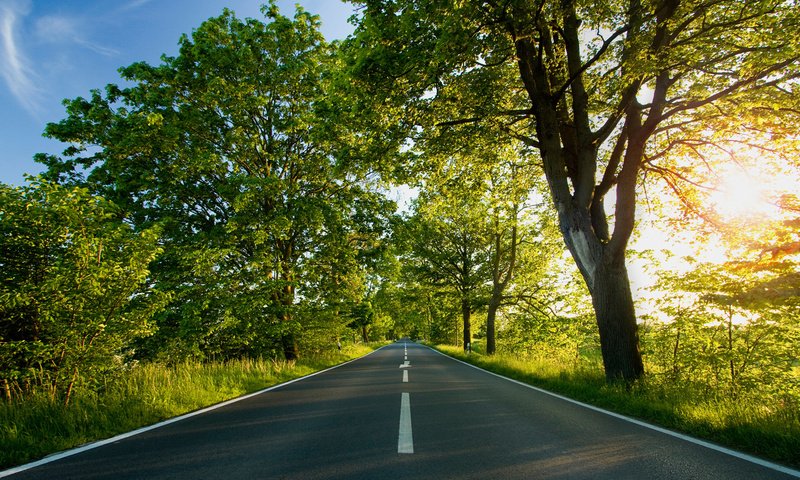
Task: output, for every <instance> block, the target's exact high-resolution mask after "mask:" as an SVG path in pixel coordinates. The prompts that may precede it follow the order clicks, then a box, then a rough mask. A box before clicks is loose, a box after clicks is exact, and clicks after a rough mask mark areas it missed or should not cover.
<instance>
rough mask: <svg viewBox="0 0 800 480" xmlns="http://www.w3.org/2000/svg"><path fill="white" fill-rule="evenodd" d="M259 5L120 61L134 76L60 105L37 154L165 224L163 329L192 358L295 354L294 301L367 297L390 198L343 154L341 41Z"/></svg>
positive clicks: (298, 329)
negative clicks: (170, 294)
mask: <svg viewBox="0 0 800 480" xmlns="http://www.w3.org/2000/svg"><path fill="white" fill-rule="evenodd" d="M262 12H263V13H264V15H265V17H266V22H263V21H259V20H254V19H246V20H241V19H238V18H236V17H235V16H234V14H233V13H232V12H230V11H227V10H226V11H225V12H224V13H223V14H222V15H221V16H219V17H217V18H212V19H209V20H207V21H206V22H204V23H203V24H202V25H200V26H199V27H198V28H197V29H196V30H195V31H194V32H193V33H192V35H191V37H189V36H184V37H183V38H182V39H181V40H180V51H179V54H178V55H177V56H176V57H164V58H163V59H162V63H161V64H160V65H157V66H152V65H148V64H146V63H136V64H133V65H131V66H129V67H127V68H124V69H122V70H121V73H122V76H123V79H124V80H126V81H127V82H128V85H129V86H127V87H125V88H120V87H118V86H115V85H109V86H108V87H107V88H106V91H105V94H104V93H103V92H100V91H94V92H93V94H92V98H91V99H89V100H87V99H83V98H78V99H75V100H71V101H68V102H67V103H66V105H67V113H68V117H67V118H66V119H65V120H63V121H61V122H59V123H55V124H50V125H49V126H48V128H47V134H48V135H49V136H51V137H54V138H57V139H59V140H62V141H66V142H70V143H72V145H73V146H72V147H70V148H69V149H67V151H66V152H65V155H64V156H63V157H62V158H58V157H46V156H41V157H40V160H41V161H42V162H43V163H45V164H46V165H48V167H49V175H50V176H51V178H54V179H60V180H61V181H66V180H67V179H71V180H72V181H77V182H79V183H82V184H85V185H87V186H89V187H91V188H93V189H94V190H95V191H97V192H98V193H100V194H102V195H104V196H105V197H107V198H109V199H111V200H113V201H114V202H116V203H117V204H119V205H121V206H122V207H123V208H124V209H125V214H126V217H127V218H128V219H129V221H130V222H132V223H133V224H135V225H137V226H146V225H148V224H152V223H159V224H161V225H163V228H164V232H165V240H164V241H165V253H164V255H163V257H162V258H161V259H160V260H159V263H158V264H157V265H156V273H157V274H158V276H157V278H158V280H159V281H161V282H163V283H164V284H165V285H166V286H168V289H169V290H170V291H175V292H176V293H177V295H176V297H175V298H176V300H175V301H174V302H173V304H172V305H171V306H170V309H168V311H167V314H165V315H164V317H163V318H162V319H161V321H160V327H161V328H160V332H163V333H165V334H166V335H168V336H170V337H172V338H175V337H178V338H184V339H187V342H185V343H188V345H184V346H183V347H181V348H180V349H182V350H184V351H187V350H188V351H189V352H190V353H191V352H192V351H199V352H200V353H203V351H205V352H206V353H209V354H214V355H223V356H225V355H236V356H238V355H241V354H247V353H250V354H256V355H257V354H266V355H270V354H273V352H275V351H280V352H282V353H283V354H284V355H285V357H286V358H287V359H294V358H296V357H297V356H298V354H299V351H298V345H299V344H298V341H299V340H300V336H301V334H302V332H303V319H302V318H300V316H299V315H298V313H299V312H300V311H301V310H302V311H303V312H313V311H314V310H315V309H316V310H318V309H324V308H328V307H331V308H329V310H330V311H335V310H336V308H335V306H332V305H330V302H331V301H332V299H337V298H338V299H342V298H344V297H345V296H353V297H354V298H356V299H357V298H360V297H361V295H362V292H360V291H358V290H359V288H358V285H359V284H360V283H363V282H359V281H358V280H357V279H356V280H354V277H358V276H359V275H362V274H363V271H362V267H363V265H362V264H361V260H363V258H362V257H363V255H361V253H363V252H364V251H366V250H369V249H372V248H374V247H375V246H376V242H377V241H378V240H379V238H380V236H381V235H382V226H381V220H380V216H381V215H382V213H384V212H385V211H386V210H387V208H388V207H389V204H388V202H386V201H384V200H383V199H382V197H381V196H380V195H378V194H376V193H375V189H373V188H371V187H370V186H369V185H368V184H367V183H366V182H365V181H364V178H363V176H362V175H360V173H359V172H354V171H352V170H349V169H348V168H347V165H346V164H345V163H344V162H342V161H341V160H342V158H341V156H340V155H338V154H337V152H339V151H340V150H341V149H342V144H345V143H346V142H345V140H346V139H344V138H341V137H340V136H339V133H340V132H339V130H337V122H338V121H340V120H341V119H340V118H339V116H338V114H337V109H338V108H339V104H340V102H337V99H336V98H335V97H336V95H335V93H334V92H333V84H334V83H333V72H335V71H336V56H335V48H334V47H333V46H332V45H330V44H328V43H327V42H325V40H324V39H323V37H322V35H321V34H320V32H319V19H318V17H316V16H313V15H310V14H309V13H307V12H305V11H303V10H302V9H301V8H298V9H297V11H296V13H295V16H294V18H293V19H291V18H287V17H284V16H282V15H280V13H279V12H278V10H277V7H276V6H275V4H274V2H273V3H271V4H270V5H267V6H265V7H263V9H262ZM76 167H81V168H83V169H85V170H86V171H88V176H87V177H86V179H85V180H84V179H81V178H80V175H79V174H80V173H81V169H80V168H76ZM350 287H353V288H350ZM362 290H363V288H362ZM301 302H302V303H304V305H302V309H299V303H301ZM308 316H309V317H311V316H313V314H311V313H309V315H308ZM314 318H315V319H316V318H317V317H314ZM320 318H322V317H320ZM340 327H341V325H338V326H337V325H333V326H332V328H334V329H337V328H340ZM162 340H164V341H165V342H166V341H168V340H169V339H162ZM178 343H181V342H178Z"/></svg>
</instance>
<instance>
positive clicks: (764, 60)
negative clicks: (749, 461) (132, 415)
mask: <svg viewBox="0 0 800 480" xmlns="http://www.w3.org/2000/svg"><path fill="white" fill-rule="evenodd" d="M354 3H356V4H358V5H360V6H361V7H362V8H361V9H360V10H359V12H360V13H359V15H357V17H356V19H355V20H356V23H357V25H356V29H355V32H354V34H353V35H352V36H351V37H349V38H348V39H346V40H344V41H341V42H333V43H329V42H327V41H326V40H325V39H324V38H323V37H322V35H321V34H320V32H319V19H318V18H317V17H315V16H314V15H311V14H310V13H308V12H306V11H304V10H303V9H302V8H297V10H296V12H295V14H294V16H293V17H292V18H288V17H285V16H283V15H281V13H280V12H279V11H278V9H277V7H276V6H275V4H274V2H272V3H270V4H268V5H266V6H264V7H263V9H262V12H263V14H264V19H263V20H255V19H244V20H243V19H239V18H236V16H235V15H234V14H233V13H232V12H230V11H227V10H225V11H223V13H222V14H221V15H220V16H219V17H216V18H211V19H209V20H207V21H206V22H204V23H203V24H201V25H200V26H198V28H196V29H195V30H194V31H193V33H192V34H191V36H188V35H187V36H184V37H182V38H181V39H180V50H179V53H178V54H177V56H175V57H164V58H162V61H161V63H160V64H159V65H149V64H147V63H144V62H140V63H135V64H133V65H130V66H128V67H125V68H122V69H121V70H120V73H121V83H122V85H123V86H120V85H114V84H112V85H107V86H106V87H105V88H103V89H97V90H93V91H92V92H91V93H90V95H89V96H88V98H76V99H71V100H66V101H65V107H66V115H65V118H64V119H62V120H60V121H58V122H55V123H50V124H48V125H47V127H46V130H45V134H46V135H47V136H49V137H50V138H53V139H56V140H60V141H62V142H65V143H66V144H67V146H66V149H65V150H64V152H63V154H62V155H60V156H57V155H44V154H41V155H38V156H37V160H38V161H39V162H40V163H42V164H43V165H44V166H45V171H44V172H43V173H42V175H41V176H40V177H37V178H36V179H31V180H30V182H29V185H27V186H25V187H19V188H14V187H9V186H5V185H2V186H0V270H2V272H3V274H2V278H0V381H1V382H2V396H3V404H2V408H3V409H4V410H3V411H4V412H5V413H4V415H8V416H9V417H8V418H24V417H25V416H26V415H29V414H28V413H25V412H28V410H26V408H27V406H30V408H31V410H30V412H33V413H30V418H31V419H35V418H37V417H41V418H40V420H39V421H42V422H45V423H46V419H49V418H56V417H57V415H56V414H54V413H51V412H52V411H55V410H59V411H61V412H64V415H66V416H67V417H69V416H71V415H75V416H76V418H82V415H84V414H85V413H74V412H85V410H81V409H83V408H88V409H89V410H91V409H97V411H98V412H102V411H103V410H102V409H100V407H99V406H98V405H105V404H113V403H114V402H117V400H112V398H117V397H120V396H121V395H122V394H121V393H119V392H123V391H125V389H126V388H128V387H127V386H126V383H125V382H128V381H130V382H133V381H134V380H132V379H133V378H138V377H137V375H140V374H141V375H143V381H145V383H146V382H147V380H146V379H147V378H148V376H149V375H162V373H155V372H173V373H169V375H175V376H181V375H182V373H180V372H181V371H184V370H186V371H194V370H196V369H200V370H202V369H204V368H211V369H213V368H216V367H214V366H213V365H217V364H219V363H223V364H226V363H228V362H233V363H232V364H235V365H239V364H240V363H238V362H241V365H251V366H252V367H247V368H252V369H254V371H256V372H257V373H256V374H257V375H262V376H273V375H277V373H274V372H272V370H270V369H272V368H273V367H275V368H278V366H281V365H285V363H284V362H286V361H288V362H295V361H298V360H299V361H300V362H301V363H297V365H302V364H303V363H302V362H304V361H305V360H304V359H314V358H317V357H319V356H320V355H322V356H325V355H328V354H329V353H330V352H331V351H332V350H335V349H336V348H337V345H339V344H340V342H342V341H343V340H346V341H344V343H345V344H346V345H347V344H349V343H350V342H349V340H350V339H351V338H352V339H353V343H355V342H356V341H361V342H368V341H376V340H378V341H379V340H383V339H389V338H394V337H397V336H402V335H408V336H411V337H413V338H422V339H426V340H428V341H430V342H433V343H452V344H454V345H456V346H460V347H461V349H462V350H468V349H469V346H470V345H471V344H473V343H475V342H476V341H477V342H478V344H482V345H485V347H484V348H485V352H486V353H487V354H488V355H489V356H491V355H493V354H498V358H497V359H496V360H493V359H490V358H488V357H483V356H482V357H478V358H480V361H481V362H482V363H484V364H487V365H489V364H495V363H497V364H500V365H502V364H504V362H505V363H506V364H507V363H508V362H510V360H508V359H507V356H508V355H512V356H515V357H517V358H518V359H520V360H519V362H524V363H525V364H529V365H530V368H535V369H537V370H542V372H540V373H536V374H535V376H536V377H537V378H539V380H537V381H539V382H543V384H544V385H545V386H547V387H548V388H550V387H552V388H557V389H559V390H560V391H562V392H567V393H569V394H572V393H573V392H574V394H575V395H577V396H579V397H580V398H582V399H584V400H586V399H587V398H594V397H597V398H598V399H601V398H605V400H603V401H604V402H609V403H621V404H624V405H628V406H627V407H624V408H630V409H631V410H626V412H627V413H630V414H633V415H637V416H638V415H641V416H643V417H647V418H655V419H656V420H658V421H660V422H662V423H663V424H665V425H667V426H673V427H675V428H687V429H688V430H689V431H692V432H700V431H702V430H703V429H706V430H707V431H708V432H710V433H709V434H710V435H711V437H712V438H714V439H720V440H721V441H722V440H724V438H725V437H726V436H727V435H729V434H730V432H731V431H735V430H737V429H740V430H741V431H742V432H744V431H747V430H748V429H754V428H755V425H758V424H764V425H771V426H774V431H773V433H768V434H764V435H765V436H763V437H758V436H756V437H754V438H758V439H759V440H754V441H756V442H763V443H765V444H766V443H772V444H775V445H782V446H781V447H779V448H778V450H781V449H783V450H781V451H783V452H784V453H781V452H780V451H776V452H773V453H769V454H770V455H773V456H774V457H775V458H779V459H788V458H789V457H788V455H789V454H787V453H785V452H790V451H794V452H796V451H797V448H796V442H797V429H796V425H797V418H796V413H795V414H794V416H793V414H792V413H791V412H797V411H798V404H797V402H798V401H797V399H798V398H800V364H799V363H798V362H800V358H798V353H797V349H796V345H797V343H798V340H800V309H799V308H798V306H800V290H798V287H797V286H798V278H799V277H800V263H798V262H799V261H800V236H798V225H800V217H799V216H798V212H800V199H799V198H800V188H799V187H800V185H798V182H797V179H798V178H800V138H799V137H798V135H797V132H798V131H800V104H798V102H800V94H798V88H799V87H800V50H798V48H800V47H798V44H797V43H796V42H793V41H792V39H793V38H796V37H797V36H798V34H800V17H798V11H800V9H797V8H796V2H794V1H793V0H785V1H781V0H758V1H755V2H752V1H748V2H744V1H741V0H724V1H718V0H712V1H706V0H689V1H682V2H678V1H671V0H665V1H654V2H648V1H640V0H629V1H627V2H622V1H616V0H613V1H609V2H600V3H598V2H583V1H577V0H565V1H561V2H550V1H547V0H541V1H534V2H531V1H522V0H506V1H484V2H452V1H448V0H425V1H422V0H367V1H363V2H354ZM396 187H404V188H406V189H410V190H411V191H412V192H413V195H412V197H413V198H411V199H409V202H408V208H407V209H405V210H402V211H398V208H397V205H395V203H394V202H392V201H389V200H388V199H387V197H388V196H387V191H388V190H390V189H392V188H396ZM636 277H638V278H636ZM643 277H644V278H643ZM642 280H646V281H645V282H644V285H642V284H641V282H642ZM632 281H633V282H632ZM636 282H639V283H638V284H637V283H636ZM637 311H638V312H639V313H638V314H637ZM545 357H547V358H550V359H557V360H558V364H559V365H562V366H570V365H572V366H573V369H572V370H569V369H567V370H563V369H561V370H554V368H555V365H554V364H553V363H552V362H545V361H544V360H543V359H544V358H545ZM215 362H216V363H215ZM543 365H545V366H546V368H545V367H544V366H543ZM599 365H602V368H600V367H599ZM534 366H536V367H534ZM517 367H520V368H522V367H521V365H518V364H515V366H514V370H516V369H517ZM281 368H283V367H281ZM493 368H494V367H493ZM498 368H499V367H498ZM503 368H505V367H503ZM526 368H528V367H526ZM598 369H599V370H598ZM523 371H527V370H525V369H523ZM600 371H602V373H598V372H600ZM147 372H152V373H147ZM258 372H260V373H258ZM515 375H516V374H515ZM524 375H529V374H528V373H526V374H524ZM531 375H533V374H531ZM115 378H123V379H125V380H120V381H119V382H118V381H115V380H113V379H115ZM248 378H250V377H248ZM164 381H166V380H164ZM170 381H172V380H170ZM203 382H204V381H200V383H203ZM242 382H244V384H246V385H249V386H248V387H245V388H242V387H230V388H228V387H224V388H221V390H222V391H224V392H227V393H225V394H224V396H228V395H236V394H238V393H241V392H243V391H245V390H248V389H249V388H250V387H252V388H259V385H260V384H259V385H256V384H255V383H253V382H255V381H254V380H247V379H245V380H242ZM150 383H151V384H155V383H154V382H150ZM130 388H133V387H130ZM136 388H139V387H136ZM186 388H187V389H189V390H191V389H190V388H189V387H186ZM120 389H121V390H120ZM166 395H167V393H166V392H152V391H151V392H150V393H146V394H144V399H143V400H142V405H141V406H139V407H136V408H134V407H131V405H129V404H126V405H127V406H126V408H128V409H130V410H131V411H134V412H136V411H137V408H141V409H145V408H147V409H151V410H152V411H153V413H152V414H148V415H149V416H148V417H147V418H150V419H153V420H155V419H156V418H163V416H166V415H172V414H174V413H175V412H177V411H178V410H180V409H181V408H183V407H180V408H178V407H174V406H172V405H173V403H176V404H184V403H185V404H186V405H187V406H186V408H189V409H191V408H197V406H198V405H199V403H196V402H195V400H191V401H188V400H187V401H184V400H176V401H175V402H173V401H172V400H168V399H167V397H166ZM189 396H190V397H191V396H196V397H205V396H206V394H205V393H190V394H189ZM131 398H133V397H131ZM220 398H221V397H214V398H207V400H208V401H217V400H219V399H220ZM690 399H692V400H691V401H690ZM162 401H163V402H166V403H167V404H169V405H170V406H167V407H164V408H161V407H160V406H159V405H161V402H162ZM92 402H95V403H92ZM119 402H122V400H119ZM203 403H205V402H203ZM148 405H156V406H157V407H158V408H151V407H148ZM604 405H605V406H608V405H606V404H604ZM634 407H635V408H634ZM36 409H41V410H36ZM637 409H638V410H637ZM42 412H46V413H47V414H46V415H44V414H43V413H42ZM70 412H73V413H70ZM641 412H644V413H641ZM648 412H649V413H648ZM726 412H741V414H742V415H741V416H738V417H737V416H736V415H733V414H731V413H726ZM16 415H19V417H16ZM109 415H110V414H109ZM114 415H117V414H114ZM114 415H110V416H109V418H111V419H112V420H111V422H109V423H114V424H117V425H120V426H121V427H122V428H127V426H130V424H128V423H126V422H127V420H123V419H118V418H114ZM737 415H738V414H737ZM742 418H745V419H746V420H742ZM748 419H749V420H748ZM32 421H33V423H36V422H35V421H34V420H32ZM148 421H149V420H148ZM26 422H28V420H9V422H3V425H4V428H5V429H6V430H7V432H6V433H5V434H7V435H11V436H12V437H14V438H22V439H23V440H22V441H23V442H27V443H23V445H32V444H34V443H35V440H34V438H35V437H36V436H37V435H39V434H37V433H32V431H30V430H28V429H29V427H28V426H25V427H22V425H23V424H25V425H29V423H26ZM737 422H738V423H737ZM99 423H100V424H102V423H104V422H99ZM684 424H685V425H684ZM47 428H49V427H46V428H44V429H43V430H42V432H45V433H47V435H48V436H49V435H50V433H51V431H48V430H47ZM52 428H53V429H56V430H58V429H61V428H62V427H57V426H56V427H52ZM69 428H73V427H69ZM768 428H773V427H768ZM781 428H784V430H780V429H781ZM75 430H76V431H78V432H81V431H82V430H81V428H77V427H76V428H75ZM781 432H782V433H781ZM80 435H84V434H83V433H79V436H80ZM87 435H88V434H87ZM92 435H94V434H92ZM759 435H760V434H759ZM770 435H773V436H772V437H770ZM778 437H780V439H779V438H778ZM86 438H88V436H87V437H86ZM737 438H739V439H737V440H733V441H732V443H731V444H733V445H740V446H743V447H745V448H753V451H760V450H755V449H754V447H752V446H750V445H747V444H745V443H742V442H744V440H742V438H743V437H737ZM75 441H79V439H76V440H75ZM781 442H783V443H781ZM787 442H788V443H787ZM792 442H794V443H792ZM73 443H74V442H73V441H71V440H70V441H68V444H73ZM66 444H67V443H65V444H63V445H66ZM61 446H62V445H61V444H59V445H55V446H54V448H61ZM790 447H791V448H790ZM13 448H17V447H13ZM13 448H12V450H13ZM20 448H21V449H22V450H24V449H26V448H33V447H26V446H23V447H20ZM48 448H50V447H48ZM792 448H793V449H794V450H792ZM9 451H11V450H9ZM14 451H18V450H14ZM36 452H41V451H39V450H36V451H35V452H34V453H32V454H35V453H36ZM19 458H21V457H19ZM790 460H791V459H790ZM9 461H11V460H9Z"/></svg>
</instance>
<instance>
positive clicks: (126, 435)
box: [0, 345, 388, 478]
mask: <svg viewBox="0 0 800 480" xmlns="http://www.w3.org/2000/svg"><path fill="white" fill-rule="evenodd" d="M387 346H388V345H384V346H383V347H380V348H378V349H375V350H373V351H371V352H369V353H367V354H366V355H362V356H360V357H358V358H354V359H352V360H348V361H346V362H344V363H340V364H338V365H334V366H332V367H329V368H326V369H325V370H320V371H318V372H314V373H309V374H308V375H306V376H303V377H298V378H295V379H293V380H289V381H286V382H283V383H279V384H277V385H273V386H271V387H267V388H265V389H263V390H259V391H257V392H253V393H248V394H246V395H242V396H241V397H236V398H232V399H230V400H226V401H224V402H221V403H217V404H214V405H211V406H210V407H205V408H202V409H200V410H195V411H193V412H189V413H184V414H183V415H180V416H177V417H173V418H170V419H167V420H164V421H162V422H159V423H154V424H153V425H148V426H146V427H142V428H139V429H136V430H132V431H130V432H126V433H121V434H119V435H117V436H115V437H111V438H106V439H105V440H98V441H96V442H92V443H87V444H86V445H81V446H80V447H77V448H73V449H70V450H64V451H63V452H58V453H54V454H51V455H48V456H46V457H44V458H42V459H41V460H37V461H35V462H31V463H26V464H23V465H19V466H16V467H13V468H9V469H8V470H3V471H0V478H4V477H9V476H11V475H15V474H17V473H20V472H24V471H25V470H30V469H32V468H36V467H40V466H42V465H46V464H48V463H52V462H55V461H58V460H61V459H63V458H67V457H71V456H73V455H77V454H79V453H83V452H86V451H89V450H93V449H95V448H99V447H102V446H105V445H108V444H110V443H115V442H119V441H121V440H125V439H126V438H130V437H133V436H136V435H140V434H142V433H145V432H149V431H150V430H155V429H156V428H161V427H164V426H167V425H170V424H172V423H177V422H180V421H181V420H186V419H187V418H191V417H194V416H197V415H202V414H204V413H208V412H210V411H212V410H216V409H218V408H222V407H226V406H228V405H231V404H233V403H236V402H240V401H242V400H247V399H248V398H251V397H255V396H256V395H261V394H262V393H267V392H270V391H272V390H277V389H279V388H282V387H285V386H287V385H291V384H293V383H295V382H299V381H301V380H305V379H307V378H311V377H315V376H317V375H320V374H323V373H325V372H329V371H331V370H333V369H336V368H339V367H343V366H345V365H347V364H348V363H352V362H355V361H356V360H361V359H362V358H365V357H368V356H369V355H372V354H373V353H375V352H377V351H378V350H381V349H383V348H386V347H387Z"/></svg>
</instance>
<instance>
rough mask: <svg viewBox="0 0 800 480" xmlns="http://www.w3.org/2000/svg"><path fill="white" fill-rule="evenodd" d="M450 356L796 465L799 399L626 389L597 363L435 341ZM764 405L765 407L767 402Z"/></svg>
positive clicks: (645, 384)
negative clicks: (768, 399) (609, 378)
mask: <svg viewBox="0 0 800 480" xmlns="http://www.w3.org/2000/svg"><path fill="white" fill-rule="evenodd" d="M434 348H436V349H437V350H439V351H441V352H442V353H445V354H447V355H449V356H451V357H454V358H457V359H459V360H462V361H465V362H467V363H471V364H473V365H475V366H478V367H480V368H483V369H485V370H488V371H491V372H494V373H497V374H500V375H503V376H505V377H509V378H513V379H515V380H519V381H521V382H523V383H527V384H529V385H534V386H537V387H540V388H543V389H545V390H548V391H550V392H553V393H557V394H560V395H563V396H566V397H569V398H572V399H575V400H578V401H581V402H584V403H587V404H590V405H594V406H597V407H600V408H603V409H606V410H609V411H612V412H616V413H619V414H622V415H626V416H629V417H633V418H636V419H639V420H642V421H645V422H648V423H651V424H654V425H658V426H660V427H663V428H667V429H670V430H673V431H678V432H681V433H684V434H687V435H690V436H693V437H697V438H701V439H704V440H707V441H710V442H713V443H716V444H718V445H722V446H725V447H728V448H732V449H736V450H739V451H743V452H747V453H749V454H752V455H755V456H759V457H762V458H766V459H769V460H772V461H775V462H779V463H783V464H786V465H789V466H792V467H800V409H798V402H765V401H764V400H763V399H759V398H757V396H754V395H749V396H746V395H741V396H739V397H736V398H731V397H729V396H726V395H715V394H713V393H706V392H702V391H700V390H698V389H697V388H691V387H688V386H685V385H677V384H673V383H669V382H663V381H658V380H657V379H652V378H645V379H644V380H642V381H640V382H637V383H636V384H634V385H633V386H631V387H626V386H625V385H609V384H607V383H606V381H605V375H604V374H603V370H602V366H601V365H599V364H597V363H595V362H565V361H564V359H563V358H557V357H547V356H540V357H529V358H523V357H519V356H511V355H507V354H496V355H492V356H487V355H484V354H483V353H482V352H481V350H482V349H481V348H480V347H478V348H476V349H475V350H473V352H472V353H471V354H466V353H464V351H463V350H462V349H461V348H458V347H453V346H446V345H436V346H435V347H434ZM768 403H769V404H768Z"/></svg>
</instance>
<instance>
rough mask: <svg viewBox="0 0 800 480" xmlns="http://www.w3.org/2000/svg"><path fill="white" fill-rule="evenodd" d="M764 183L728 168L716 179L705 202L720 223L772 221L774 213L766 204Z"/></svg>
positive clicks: (775, 210) (738, 169)
mask: <svg viewBox="0 0 800 480" xmlns="http://www.w3.org/2000/svg"><path fill="white" fill-rule="evenodd" d="M770 190H771V188H770V185H767V182H766V181H765V180H764V179H762V178H759V177H758V176H757V175H754V174H752V173H751V172H748V171H747V170H745V169H743V168H741V167H738V166H731V167H728V168H726V169H725V170H724V171H723V172H722V173H721V175H720V176H719V181H718V182H717V184H716V185H715V186H714V191H713V193H711V195H709V197H708V200H709V202H710V203H711V204H710V206H711V207H712V208H713V209H714V211H715V212H716V213H717V214H719V215H720V217H722V219H723V220H724V221H734V220H749V221H756V222H757V221H759V220H763V219H766V218H773V217H774V216H775V215H777V214H778V209H777V207H776V206H775V205H773V204H772V203H770V201H769V198H768V195H767V192H769V191H770Z"/></svg>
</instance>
